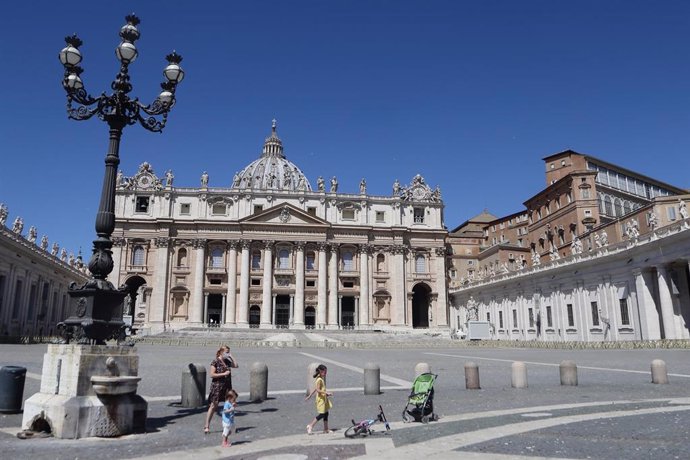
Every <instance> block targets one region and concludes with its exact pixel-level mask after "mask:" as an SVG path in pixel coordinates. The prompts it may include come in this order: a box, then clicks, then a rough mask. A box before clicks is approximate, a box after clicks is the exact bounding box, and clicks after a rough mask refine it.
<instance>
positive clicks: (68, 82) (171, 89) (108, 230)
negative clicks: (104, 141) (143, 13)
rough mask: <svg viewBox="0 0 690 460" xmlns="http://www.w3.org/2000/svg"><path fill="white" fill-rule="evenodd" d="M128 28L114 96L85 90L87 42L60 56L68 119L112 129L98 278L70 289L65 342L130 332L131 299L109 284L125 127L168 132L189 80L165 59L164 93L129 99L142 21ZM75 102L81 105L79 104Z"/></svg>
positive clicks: (99, 221)
mask: <svg viewBox="0 0 690 460" xmlns="http://www.w3.org/2000/svg"><path fill="white" fill-rule="evenodd" d="M125 19H126V20H127V24H125V25H124V26H122V28H121V29H120V37H121V38H122V42H121V43H120V44H119V45H118V46H117V48H116V49H115V54H116V55H117V58H118V59H119V61H120V72H119V73H118V74H117V76H116V77H115V80H114V81H113V82H112V83H111V85H110V87H111V88H112V90H113V92H112V93H111V94H110V95H108V94H106V93H105V92H104V93H102V94H101V95H100V96H97V97H92V96H91V95H89V93H87V92H86V90H85V89H84V82H83V81H82V79H81V73H82V72H83V69H82V68H81V67H79V64H80V63H81V60H82V56H81V52H80V51H79V47H80V46H81V45H82V41H81V40H80V39H79V38H78V37H77V36H76V35H73V36H71V37H66V38H65V42H67V46H66V47H65V48H63V49H62V51H60V54H59V58H60V62H62V65H64V66H65V76H64V79H63V80H62V86H63V87H64V88H65V91H66V92H67V116H68V117H69V118H71V119H73V120H79V121H81V120H88V119H89V118H91V117H93V116H94V115H96V116H97V117H98V118H100V119H101V120H103V121H104V122H106V123H107V124H108V127H109V130H110V141H109V145H108V153H107V154H106V156H105V176H104V178H103V189H102V191H101V201H100V204H99V207H98V214H97V216H96V234H97V235H98V237H97V238H96V240H95V241H94V242H93V255H92V257H91V260H90V261H89V270H90V271H91V274H92V275H93V278H92V279H91V280H89V281H88V282H87V283H86V284H84V285H83V286H80V287H78V286H76V284H73V285H72V286H70V290H69V295H70V297H71V300H70V310H69V317H68V318H67V319H66V320H65V321H64V322H62V323H60V324H58V328H59V330H60V332H61V334H62V336H63V338H64V339H65V341H66V342H69V341H70V340H75V341H77V342H80V343H97V344H102V343H104V341H105V340H108V339H111V338H118V337H120V336H121V335H122V334H123V332H124V328H125V324H124V322H123V320H122V314H123V300H124V297H125V296H126V295H127V290H126V288H124V287H121V288H120V289H116V288H115V287H114V286H113V285H112V283H110V282H109V281H107V279H106V278H107V276H108V274H110V272H111V271H112V270H113V258H112V251H111V248H112V246H113V243H112V241H111V240H110V236H111V235H112V233H113V230H114V229H115V185H116V184H115V182H116V174H117V167H118V165H119V164H120V158H119V151H120V139H121V137H122V130H123V129H124V128H125V126H128V125H133V124H136V123H139V124H140V125H141V126H143V127H144V128H146V129H147V130H149V131H153V132H161V131H162V130H163V128H164V127H165V123H166V121H167V117H168V112H170V110H171V109H172V107H173V106H174V105H175V89H176V88H177V84H178V83H179V82H181V81H182V79H183V78H184V71H183V70H182V68H181V67H180V62H181V61H182V56H180V55H179V54H177V53H175V52H174V51H173V52H172V53H171V54H169V55H167V56H166V59H167V61H168V65H167V66H166V67H165V69H164V70H163V75H164V76H165V82H163V83H162V84H161V88H162V91H161V93H160V94H159V95H158V97H157V98H156V100H155V101H153V103H151V104H150V105H144V104H142V103H141V102H139V100H138V99H137V98H130V97H129V92H130V91H132V85H131V83H130V82H129V74H128V68H129V65H130V64H131V63H132V62H134V60H135V59H136V58H137V49H136V47H135V46H134V42H135V41H136V40H138V39H139V30H138V29H137V25H138V24H139V18H137V17H136V16H135V15H133V14H131V15H129V16H127V17H126V18H125ZM75 103H76V106H75V105H74V104H75Z"/></svg>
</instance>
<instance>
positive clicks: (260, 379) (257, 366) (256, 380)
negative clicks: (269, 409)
mask: <svg viewBox="0 0 690 460" xmlns="http://www.w3.org/2000/svg"><path fill="white" fill-rule="evenodd" d="M267 399H268V366H267V365H266V364H265V363H258V362H257V363H254V364H252V367H251V369H250V370H249V401H251V402H261V401H265V400H267Z"/></svg>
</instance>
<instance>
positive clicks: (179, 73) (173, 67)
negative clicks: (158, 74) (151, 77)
mask: <svg viewBox="0 0 690 460" xmlns="http://www.w3.org/2000/svg"><path fill="white" fill-rule="evenodd" d="M163 75H164V76H165V78H166V79H167V80H168V81H169V82H171V83H179V82H181V81H182V80H183V79H184V70H182V67H180V66H179V65H178V64H168V66H167V67H166V68H165V69H164V70H163Z"/></svg>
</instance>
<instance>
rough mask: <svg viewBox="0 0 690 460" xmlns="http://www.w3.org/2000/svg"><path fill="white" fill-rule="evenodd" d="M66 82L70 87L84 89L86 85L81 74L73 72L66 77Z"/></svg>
mask: <svg viewBox="0 0 690 460" xmlns="http://www.w3.org/2000/svg"><path fill="white" fill-rule="evenodd" d="M65 84H66V85H67V87H68V88H70V89H82V88H83V87H84V82H82V81H81V78H80V77H79V75H77V74H75V73H72V74H69V75H68V76H67V78H65Z"/></svg>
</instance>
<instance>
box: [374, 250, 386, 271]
mask: <svg viewBox="0 0 690 460" xmlns="http://www.w3.org/2000/svg"><path fill="white" fill-rule="evenodd" d="M376 271H377V272H385V271H386V256H384V255H383V254H379V255H377V256H376Z"/></svg>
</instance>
